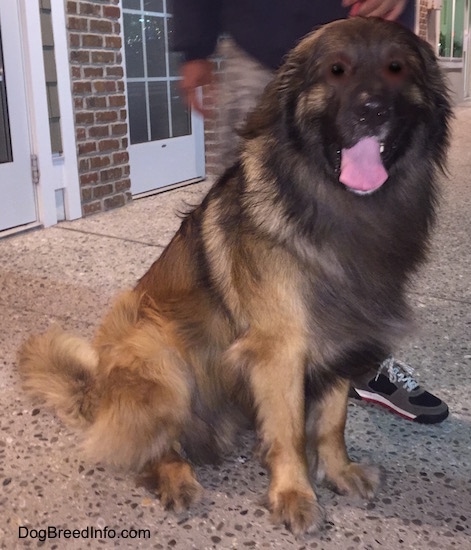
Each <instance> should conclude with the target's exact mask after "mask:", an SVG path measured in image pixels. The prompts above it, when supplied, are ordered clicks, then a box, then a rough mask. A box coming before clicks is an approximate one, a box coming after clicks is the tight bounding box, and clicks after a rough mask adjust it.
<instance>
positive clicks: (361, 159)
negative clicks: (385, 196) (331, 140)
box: [339, 137, 388, 191]
mask: <svg viewBox="0 0 471 550" xmlns="http://www.w3.org/2000/svg"><path fill="white" fill-rule="evenodd" d="M379 148H380V144H379V141H378V140H377V139H375V138H372V137H367V138H363V139H361V140H360V141H359V142H358V143H357V144H356V145H354V146H353V147H352V148H351V149H342V161H341V165H340V177H339V180H340V181H341V182H342V183H343V184H344V185H346V186H347V187H350V188H351V189H355V190H357V191H374V190H375V189H378V187H381V185H383V183H384V182H385V181H386V180H387V179H388V173H387V172H386V169H385V168H384V166H383V163H382V162H381V154H380V151H379Z"/></svg>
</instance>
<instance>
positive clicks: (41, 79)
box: [0, 0, 82, 236]
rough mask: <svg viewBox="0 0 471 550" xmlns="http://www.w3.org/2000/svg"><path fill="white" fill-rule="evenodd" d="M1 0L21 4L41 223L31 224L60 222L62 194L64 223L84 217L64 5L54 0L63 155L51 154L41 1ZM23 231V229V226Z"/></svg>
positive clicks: (27, 90) (20, 10)
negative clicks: (59, 196) (59, 195)
mask: <svg viewBox="0 0 471 550" xmlns="http://www.w3.org/2000/svg"><path fill="white" fill-rule="evenodd" d="M0 2H2V3H3V2H5V3H7V4H9V3H11V2H15V3H16V4H17V6H18V11H19V26H20V31H21V41H22V46H23V48H22V49H23V51H22V53H23V65H24V67H23V69H24V74H25V91H26V100H27V106H28V112H27V115H28V123H29V139H30V149H31V154H34V155H36V156H37V159H38V167H39V182H38V184H37V186H36V199H37V210H38V220H37V222H36V223H33V224H31V226H35V225H42V226H44V227H48V226H50V225H54V224H56V223H57V221H58V220H60V219H61V212H58V209H57V200H56V197H57V194H58V193H60V194H61V195H63V202H64V213H63V214H64V216H65V218H66V219H75V218H79V217H81V216H82V207H81V201H80V184H79V176H78V163H77V149H76V140H75V127H74V111H73V100H72V93H71V80H70V67H69V59H68V52H69V50H68V41H67V23H66V14H65V2H64V1H63V0H51V16H52V24H53V33H54V44H55V55H56V66H57V79H58V81H57V85H58V95H59V106H60V112H61V132H62V145H63V154H62V155H53V154H52V151H51V143H50V132H49V119H48V104H47V94H46V85H45V71H44V59H43V51H42V39H41V20H40V11H39V2H38V1H37V0H35V1H31V0H0ZM61 202H62V201H61ZM28 227H29V226H28ZM19 229H25V227H21V228H19ZM15 231H17V229H15V228H13V229H12V230H7V231H5V232H1V233H0V236H4V235H6V234H8V233H11V232H15Z"/></svg>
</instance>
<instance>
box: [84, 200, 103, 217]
mask: <svg viewBox="0 0 471 550" xmlns="http://www.w3.org/2000/svg"><path fill="white" fill-rule="evenodd" d="M97 212H103V206H102V204H101V201H95V202H87V203H86V204H82V214H83V215H84V216H90V215H91V214H96V213H97Z"/></svg>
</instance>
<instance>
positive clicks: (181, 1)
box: [172, 0, 222, 114]
mask: <svg viewBox="0 0 471 550" xmlns="http://www.w3.org/2000/svg"><path fill="white" fill-rule="evenodd" d="M221 4H222V0H176V1H175V2H174V36H173V42H172V48H173V49H174V50H175V51H178V52H181V53H182V54H183V63H182V66H181V76H182V80H181V82H180V88H181V90H182V91H183V94H184V95H185V100H186V102H187V104H188V105H190V106H191V107H192V108H193V109H195V110H196V111H197V112H199V113H201V114H203V106H202V104H201V102H200V100H199V98H198V96H197V88H198V87H199V86H204V85H205V84H211V82H212V81H213V70H212V63H211V62H210V61H208V57H209V56H210V55H211V54H212V53H213V52H214V49H215V47H216V42H217V40H218V37H219V34H220V33H221V30H222V25H221Z"/></svg>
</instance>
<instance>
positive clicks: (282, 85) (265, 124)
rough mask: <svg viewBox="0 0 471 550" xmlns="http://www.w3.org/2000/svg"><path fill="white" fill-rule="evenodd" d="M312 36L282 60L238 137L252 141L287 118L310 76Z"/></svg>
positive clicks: (312, 34)
mask: <svg viewBox="0 0 471 550" xmlns="http://www.w3.org/2000/svg"><path fill="white" fill-rule="evenodd" d="M314 34H315V33H314V32H313V33H311V35H308V36H310V38H308V39H306V38H305V39H304V40H302V41H301V43H300V44H298V46H296V47H295V48H294V49H293V50H291V52H289V53H288V55H287V56H286V58H285V60H284V62H283V64H282V65H281V67H280V68H279V69H278V71H277V72H276V73H275V75H274V77H273V80H272V81H271V82H270V83H269V84H268V85H267V87H266V88H265V90H264V92H263V94H262V96H261V98H260V100H259V102H258V104H257V106H256V107H255V109H254V110H253V111H251V112H250V113H249V114H248V116H247V119H246V122H245V124H244V125H243V126H242V128H241V130H240V131H239V135H240V136H241V137H243V138H245V139H252V138H254V137H257V136H259V135H261V134H263V133H264V131H265V130H266V129H267V128H269V127H271V126H273V125H274V124H275V123H277V122H278V123H282V124H283V122H284V121H285V119H286V118H289V117H290V112H291V111H292V109H293V108H294V104H295V103H296V100H297V97H298V95H299V93H300V92H301V90H302V89H303V87H304V86H305V85H306V82H307V75H308V74H309V73H310V72H311V69H312V67H310V58H313V57H314V56H313V55H312V43H313V42H314V40H313V39H314Z"/></svg>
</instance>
